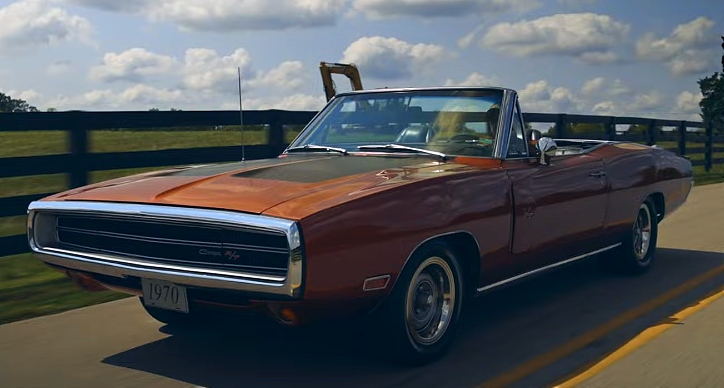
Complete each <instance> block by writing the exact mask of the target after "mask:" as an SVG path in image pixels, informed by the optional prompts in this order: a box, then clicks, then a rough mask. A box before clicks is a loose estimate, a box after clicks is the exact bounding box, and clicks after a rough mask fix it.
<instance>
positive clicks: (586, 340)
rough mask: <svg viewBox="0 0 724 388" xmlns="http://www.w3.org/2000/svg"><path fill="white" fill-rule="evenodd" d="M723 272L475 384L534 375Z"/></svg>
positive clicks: (490, 386) (723, 269)
mask: <svg viewBox="0 0 724 388" xmlns="http://www.w3.org/2000/svg"><path fill="white" fill-rule="evenodd" d="M722 273H724V265H721V266H718V267H715V268H712V269H711V270H709V271H707V272H705V273H703V274H701V275H699V276H697V277H695V278H693V279H690V280H689V281H687V282H686V283H683V284H681V285H679V286H677V287H676V288H673V289H671V290H669V291H667V292H665V293H663V294H661V295H659V296H658V297H656V298H654V299H652V300H650V301H648V302H646V303H644V304H642V305H639V306H636V307H634V308H632V309H630V310H628V311H626V312H625V313H623V314H621V315H619V316H617V317H616V318H613V319H611V320H610V321H608V322H606V323H604V324H603V325H601V326H598V327H596V328H594V329H593V330H591V331H588V332H586V333H583V334H581V335H579V336H578V337H575V338H573V339H571V340H569V341H567V342H564V343H563V344H561V345H560V346H557V347H555V348H553V349H551V350H550V351H548V352H546V353H543V354H541V355H539V356H537V357H534V358H532V359H530V360H528V361H526V362H524V363H523V364H520V365H518V366H517V367H515V368H513V369H511V370H509V371H507V372H503V373H502V374H499V375H497V376H495V377H493V378H492V379H490V380H487V381H485V382H483V383H481V384H480V385H478V386H477V387H478V388H501V387H507V386H509V385H511V384H513V383H515V382H517V381H520V380H522V379H523V378H525V377H527V376H529V375H531V374H533V373H534V372H537V371H539V370H541V369H543V368H545V367H546V366H548V365H550V364H553V363H554V362H556V361H558V360H560V359H562V358H564V357H566V356H568V355H569V354H571V353H573V352H575V351H577V350H579V349H582V348H584V347H585V346H586V345H588V344H590V343H591V342H593V341H595V340H597V339H599V338H601V337H603V336H605V335H607V334H608V333H610V332H612V331H614V330H616V329H618V328H620V327H623V326H624V325H626V324H627V323H629V322H631V321H633V320H635V319H637V318H639V317H640V316H642V315H644V314H647V313H649V312H651V311H653V310H654V309H656V308H658V307H660V306H663V305H664V304H666V303H667V302H669V301H670V300H672V299H674V298H676V297H677V296H680V295H682V294H684V293H686V292H687V291H690V290H692V289H694V288H696V287H698V286H699V285H701V284H703V283H705V282H706V281H708V280H710V279H712V278H714V277H716V276H717V275H721V274H722Z"/></svg>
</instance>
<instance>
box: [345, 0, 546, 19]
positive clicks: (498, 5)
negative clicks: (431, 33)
mask: <svg viewBox="0 0 724 388" xmlns="http://www.w3.org/2000/svg"><path fill="white" fill-rule="evenodd" d="M539 6H540V1H539V0H396V1H392V0H354V2H353V9H354V10H356V11H359V12H362V13H363V14H364V15H366V16H367V17H369V18H371V19H384V18H390V17H399V16H413V17H421V18H440V17H461V16H469V15H485V14H500V13H503V12H511V11H513V12H524V11H528V10H531V9H534V8H537V7H539Z"/></svg>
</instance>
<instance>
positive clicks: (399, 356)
mask: <svg viewBox="0 0 724 388" xmlns="http://www.w3.org/2000/svg"><path fill="white" fill-rule="evenodd" d="M463 281H464V277H463V273H462V269H461V265H460V263H459V261H458V259H457V258H456V256H455V254H454V252H453V251H452V250H451V249H450V248H449V247H448V246H447V245H446V244H444V243H442V242H433V243H429V244H425V245H424V246H423V247H421V248H420V249H418V250H417V251H416V252H415V253H414V254H413V255H412V257H410V260H409V262H408V263H407V265H406V266H405V268H404V269H403V270H402V273H401V274H400V277H399V278H398V280H397V281H396V282H395V286H394V288H393V290H392V292H391V293H390V295H389V296H388V298H387V299H386V300H385V302H384V303H383V304H382V306H380V309H379V310H378V311H377V314H376V316H375V319H376V324H377V325H378V328H379V329H380V331H378V333H376V334H379V335H380V337H379V339H381V340H382V341H383V343H382V346H383V347H382V348H381V349H384V354H381V356H382V357H384V358H386V359H387V360H390V361H393V362H396V363H399V364H404V365H423V364H427V363H429V362H432V361H435V360H437V359H439V358H441V357H442V356H443V355H444V354H445V353H446V352H447V351H448V349H449V347H450V344H451V343H452V340H453V337H454V336H455V333H456V331H457V328H458V326H459V322H460V316H461V311H462V307H463V303H464V302H465V295H464V294H465V292H464V290H465V288H464V287H465V284H464V283H463ZM441 289H442V290H444V291H445V292H442V293H440V291H441ZM445 294H447V298H445V297H444V296H445ZM426 295H427V296H426ZM435 295H437V297H435ZM408 301H409V303H410V304H408ZM412 303H417V305H418V309H417V310H416V311H417V313H418V314H415V313H414V312H413V311H412V308H411V307H412V306H411V304H412ZM445 304H447V305H448V308H450V307H451V311H450V312H449V313H448V314H447V315H445V314H443V313H442V307H443V306H444V305H445ZM408 308H410V318H411V319H409V320H408V314H407V312H408ZM415 316H416V317H417V319H415ZM432 322H436V323H437V325H436V326H438V328H437V329H438V330H437V331H434V330H433V331H432V334H430V333H426V332H425V329H432V328H433V326H432V325H430V323H432ZM426 323H427V325H426ZM412 325H417V326H418V328H419V329H420V330H415V329H413V328H412V327H411V326H412ZM441 325H442V329H440V326H441Z"/></svg>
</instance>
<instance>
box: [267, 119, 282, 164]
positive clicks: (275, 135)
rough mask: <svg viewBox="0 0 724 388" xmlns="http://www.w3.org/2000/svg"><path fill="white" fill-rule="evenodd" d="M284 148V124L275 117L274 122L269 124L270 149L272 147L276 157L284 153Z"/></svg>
mask: <svg viewBox="0 0 724 388" xmlns="http://www.w3.org/2000/svg"><path fill="white" fill-rule="evenodd" d="M284 146H285V143H284V124H283V123H282V122H281V121H279V118H278V116H277V115H275V116H274V118H273V119H272V122H271V123H269V147H271V149H272V152H273V153H274V156H277V155H279V154H281V153H282V151H284Z"/></svg>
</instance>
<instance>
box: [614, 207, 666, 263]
mask: <svg viewBox="0 0 724 388" xmlns="http://www.w3.org/2000/svg"><path fill="white" fill-rule="evenodd" d="M657 237H658V220H657V217H656V207H655V206H654V203H653V202H652V201H651V200H650V199H646V200H645V201H644V202H643V203H642V204H641V205H640V206H639V208H638V212H637V214H636V218H635V220H634V223H633V225H632V226H631V229H630V231H629V232H628V233H627V235H626V236H624V239H623V241H622V244H621V246H620V247H619V249H617V250H616V252H614V253H613V255H612V256H613V257H612V258H611V259H612V260H611V264H612V269H614V270H616V271H617V272H621V273H626V274H631V275H639V274H642V273H644V272H646V271H648V270H649V268H650V267H651V265H652V264H653V262H654V256H655V253H656V243H657Z"/></svg>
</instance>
